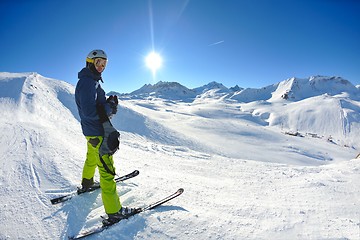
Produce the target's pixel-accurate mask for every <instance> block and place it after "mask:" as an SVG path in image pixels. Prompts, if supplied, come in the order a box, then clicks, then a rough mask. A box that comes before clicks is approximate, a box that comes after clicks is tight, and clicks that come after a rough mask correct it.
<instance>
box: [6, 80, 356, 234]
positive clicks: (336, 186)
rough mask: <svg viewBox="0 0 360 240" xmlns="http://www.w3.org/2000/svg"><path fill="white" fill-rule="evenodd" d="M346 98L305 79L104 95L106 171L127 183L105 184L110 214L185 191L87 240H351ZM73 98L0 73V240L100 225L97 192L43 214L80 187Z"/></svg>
mask: <svg viewBox="0 0 360 240" xmlns="http://www.w3.org/2000/svg"><path fill="white" fill-rule="evenodd" d="M359 91H360V90H359V87H356V86H354V85H352V84H351V83H350V82H349V81H347V80H345V79H342V78H340V77H324V76H314V77H309V78H307V79H299V78H289V79H287V80H284V81H281V82H279V83H275V84H273V85H270V86H265V87H263V88H259V89H251V88H246V89H244V88H241V87H239V86H235V87H232V88H227V87H225V86H224V85H223V84H221V83H216V82H211V83H209V84H207V85H205V86H201V87H199V88H195V89H188V88H186V87H185V86H182V85H181V84H179V83H173V82H159V83H157V84H154V85H151V84H147V85H145V86H143V87H142V88H140V89H138V90H136V91H134V92H132V93H128V94H118V95H119V96H120V103H119V110H118V114H117V115H115V116H114V117H113V118H112V123H113V125H114V126H115V127H116V128H117V129H119V130H120V132H121V146H120V150H119V151H118V152H117V153H116V154H115V155H114V159H115V166H116V169H117V173H118V174H119V175H124V174H126V173H129V172H131V171H133V170H134V169H138V170H139V171H140V175H139V176H137V177H136V178H134V179H131V180H130V181H128V182H124V183H121V184H119V185H118V193H119V195H121V201H122V203H123V205H124V206H131V207H133V206H140V207H141V206H144V205H145V204H146V203H149V202H152V201H153V200H157V199H158V197H159V196H160V197H161V196H164V195H167V194H168V193H172V192H173V191H174V190H176V189H178V188H179V187H182V188H184V189H185V192H184V193H183V195H182V196H180V197H179V198H178V199H174V200H173V201H171V202H170V203H168V204H166V205H164V206H163V207H161V208H159V209H156V210H152V211H149V212H146V213H142V214H139V215H137V216H135V217H133V218H130V219H129V220H125V221H122V222H120V223H119V224H117V225H116V226H113V227H112V228H110V229H107V230H105V231H104V232H102V233H101V234H99V235H96V236H94V237H92V238H89V239H219V240H220V239H357V238H358V237H359V236H360V235H359V226H360V222H359V219H360V218H359V216H360V210H359V209H360V202H359V201H358V199H359V198H360V189H359V187H358V182H359V179H360V167H359V159H355V158H356V156H357V155H358V154H359V152H360V143H359V141H358V136H359V134H360V93H359ZM74 92H75V87H74V86H73V85H71V84H69V83H66V82H63V81H59V80H56V79H51V78H46V77H43V76H41V75H40V74H37V73H0V112H1V115H2V116H1V118H0V128H1V131H0V134H1V135H0V136H1V137H0V155H1V158H0V166H1V167H0V195H1V198H0V221H1V224H0V239H40V238H41V239H68V236H73V235H76V234H77V233H78V232H80V231H81V230H83V229H87V228H90V227H92V226H94V225H96V224H97V223H99V222H100V221H101V217H100V216H102V215H104V214H105V213H104V209H103V207H102V201H101V194H100V191H97V192H93V193H91V194H87V195H86V194H84V196H78V197H74V198H73V199H71V200H69V201H68V202H66V203H64V204H59V205H51V203H50V198H52V197H56V196H59V195H61V194H63V193H68V192H71V191H74V190H76V187H77V186H78V185H79V183H80V181H81V171H82V166H83V162H84V159H85V157H86V149H85V148H86V140H85V138H84V136H83V135H82V133H81V127H80V122H79V121H80V119H79V116H78V112H77V108H76V105H75V101H74ZM109 94H110V93H109ZM111 94H114V93H113V92H112V93H111ZM95 178H97V179H98V174H96V176H95Z"/></svg>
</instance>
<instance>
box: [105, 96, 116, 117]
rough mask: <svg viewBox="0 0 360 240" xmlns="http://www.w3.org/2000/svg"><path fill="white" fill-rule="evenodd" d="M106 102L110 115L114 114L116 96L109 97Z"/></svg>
mask: <svg viewBox="0 0 360 240" xmlns="http://www.w3.org/2000/svg"><path fill="white" fill-rule="evenodd" d="M106 102H107V103H109V105H110V108H111V114H116V113H117V108H118V105H119V100H118V97H117V96H116V95H110V96H109V97H108V99H106Z"/></svg>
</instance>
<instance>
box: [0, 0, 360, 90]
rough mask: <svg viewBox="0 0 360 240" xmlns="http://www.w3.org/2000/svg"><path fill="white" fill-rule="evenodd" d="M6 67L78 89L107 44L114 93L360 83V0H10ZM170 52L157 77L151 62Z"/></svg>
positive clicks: (1, 19)
mask: <svg viewBox="0 0 360 240" xmlns="http://www.w3.org/2000/svg"><path fill="white" fill-rule="evenodd" d="M0 23H1V28H0V46H1V52H2V54H1V58H0V72H38V73H40V74H41V75H43V76H45V77H50V78H55V79H60V80H64V81H66V82H69V83H71V84H73V85H75V84H76V82H77V73H78V72H79V71H80V70H81V68H82V67H84V65H85V57H86V55H87V54H88V53H89V52H90V51H91V50H93V49H98V48H100V49H103V50H105V51H106V52H107V54H108V57H109V62H108V66H107V68H106V69H105V72H104V73H103V79H104V81H105V83H104V84H103V87H104V88H105V90H106V91H112V90H114V91H118V92H131V91H133V90H136V89H138V88H140V87H141V86H143V85H144V84H146V83H156V82H157V81H160V80H161V81H169V82H170V81H176V82H179V83H181V84H183V85H185V86H187V87H189V88H194V87H199V86H202V85H204V84H207V83H209V82H211V81H217V82H221V83H223V84H224V85H225V86H227V87H232V86H234V85H236V84H238V85H239V86H240V87H255V88H258V87H264V86H267V85H270V84H274V83H277V82H280V81H282V80H284V79H287V78H290V77H300V78H307V77H309V76H312V75H326V76H341V77H343V78H345V79H347V80H349V81H350V82H352V83H353V84H355V85H357V84H360V1H358V0H152V1H147V0H97V1H93V0H74V1H57V0H51V1H48V0H46V1H45V0H38V1H36V0H1V2H0ZM152 49H154V50H155V51H157V52H159V53H160V54H161V55H162V57H163V66H162V68H161V69H160V70H158V72H157V74H156V77H155V79H154V78H153V75H152V74H151V71H150V70H149V69H147V68H146V66H145V62H144V58H145V56H146V54H147V53H149V52H150V51H151V50H152Z"/></svg>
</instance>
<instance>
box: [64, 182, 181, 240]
mask: <svg viewBox="0 0 360 240" xmlns="http://www.w3.org/2000/svg"><path fill="white" fill-rule="evenodd" d="M183 192H184V189H183V188H179V189H178V190H177V191H176V192H175V193H173V194H171V195H169V196H167V197H166V198H163V199H161V200H159V201H157V202H154V203H152V204H149V205H147V206H145V207H143V208H138V211H137V212H134V214H131V215H128V216H126V218H124V219H128V218H130V217H132V216H134V215H137V214H139V213H142V212H144V211H148V210H151V209H154V208H156V207H158V206H160V205H162V204H164V203H166V202H168V201H170V200H171V199H174V198H176V197H178V196H180V195H181V194H182V193H183ZM124 219H122V220H124ZM106 220H107V219H106V218H104V220H103V225H99V226H97V227H95V228H91V229H89V230H87V231H84V232H80V233H79V234H78V235H76V236H73V237H69V239H82V238H85V237H88V236H90V235H94V234H96V233H100V232H102V231H104V230H105V229H107V228H109V227H111V226H113V225H115V224H116V223H118V222H115V223H106ZM119 222H121V221H119ZM104 223H105V224H104Z"/></svg>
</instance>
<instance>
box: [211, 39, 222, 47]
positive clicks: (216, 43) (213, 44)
mask: <svg viewBox="0 0 360 240" xmlns="http://www.w3.org/2000/svg"><path fill="white" fill-rule="evenodd" d="M223 42H225V41H224V40H222V41H218V42H214V43H212V44H209V45H208V47H211V46H215V45H218V44H220V43H223Z"/></svg>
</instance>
